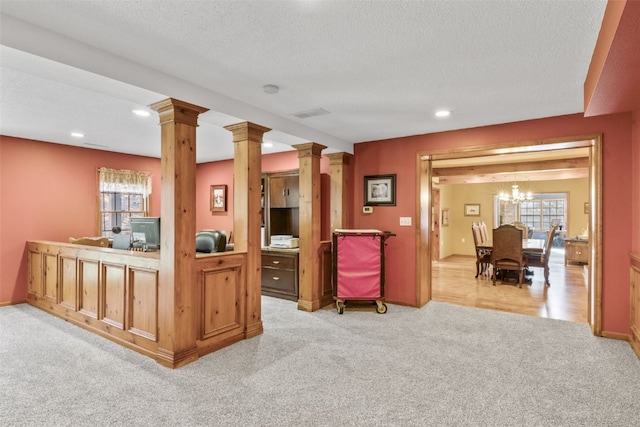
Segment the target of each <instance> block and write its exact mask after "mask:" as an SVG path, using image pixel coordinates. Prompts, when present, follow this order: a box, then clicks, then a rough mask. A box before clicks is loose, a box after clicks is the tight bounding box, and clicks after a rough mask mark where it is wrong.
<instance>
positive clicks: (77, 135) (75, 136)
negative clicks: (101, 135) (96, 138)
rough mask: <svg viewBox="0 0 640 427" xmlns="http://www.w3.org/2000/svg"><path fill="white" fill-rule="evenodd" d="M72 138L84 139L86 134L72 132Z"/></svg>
mask: <svg viewBox="0 0 640 427" xmlns="http://www.w3.org/2000/svg"><path fill="white" fill-rule="evenodd" d="M71 136H73V137H74V138H84V133H82V132H71Z"/></svg>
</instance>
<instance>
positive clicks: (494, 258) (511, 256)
mask: <svg viewBox="0 0 640 427" xmlns="http://www.w3.org/2000/svg"><path fill="white" fill-rule="evenodd" d="M522 239H523V238H522V230H521V229H519V228H516V227H514V226H513V225H511V224H503V225H501V226H500V227H498V228H494V229H493V249H492V250H491V265H492V266H493V274H492V276H491V277H492V280H493V285H494V286H495V284H496V280H497V277H496V275H497V273H498V271H500V272H501V274H502V280H503V281H504V276H505V271H515V272H517V273H518V286H519V287H520V288H521V287H522V282H523V279H524V269H525V264H526V261H525V258H524V254H523V252H522Z"/></svg>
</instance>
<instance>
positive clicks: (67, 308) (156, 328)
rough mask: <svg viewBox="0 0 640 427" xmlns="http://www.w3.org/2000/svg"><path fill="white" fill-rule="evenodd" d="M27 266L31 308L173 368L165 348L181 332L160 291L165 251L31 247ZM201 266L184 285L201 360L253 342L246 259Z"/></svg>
mask: <svg viewBox="0 0 640 427" xmlns="http://www.w3.org/2000/svg"><path fill="white" fill-rule="evenodd" d="M27 262H28V297H27V301H28V302H29V304H31V305H33V306H35V307H38V308H40V309H42V310H45V311H47V312H49V313H51V314H53V315H55V316H57V317H60V318H62V319H65V320H67V321H69V322H72V323H74V324H76V325H78V326H80V327H83V328H85V329H87V330H90V331H91V332H94V333H96V334H99V335H101V336H103V337H106V338H108V339H110V340H112V341H115V342H117V343H119V344H121V345H123V346H125V347H128V348H131V349H133V350H135V351H138V352H140V353H143V354H145V355H147V356H149V357H152V358H154V359H155V360H156V361H157V362H159V363H162V364H165V365H170V364H168V363H166V356H165V355H164V354H163V353H162V349H160V348H159V345H158V342H159V337H160V336H161V335H162V334H164V335H165V336H166V335H173V334H174V331H167V330H162V326H161V325H162V324H163V323H162V322H161V321H160V319H161V318H162V317H163V316H171V315H172V312H173V310H174V308H173V306H172V305H171V304H170V302H168V301H162V295H161V293H160V292H159V288H160V286H162V283H161V281H160V253H159V252H139V251H128V250H119V249H111V248H100V247H94V246H85V245H77V244H71V243H61V242H50V241H31V242H27ZM194 266H195V267H194V269H195V271H194V274H193V276H192V277H194V278H195V281H194V282H193V283H180V284H179V286H180V287H187V288H191V289H190V292H187V294H191V295H194V297H193V298H192V301H189V303H188V304H186V306H185V307H181V308H180V309H181V310H192V312H193V313H192V314H193V315H192V316H191V317H192V318H193V319H194V321H193V322H192V324H191V325H190V327H191V328H193V331H194V333H193V336H195V337H196V340H195V342H194V343H193V348H194V349H195V351H196V352H197V356H196V358H197V357H200V356H203V355H205V354H207V353H210V352H212V351H215V350H217V349H220V348H222V347H225V346H227V345H230V344H232V343H235V342H237V341H240V340H242V339H244V338H246V334H245V332H246V331H245V323H246V321H245V309H246V303H245V294H246V253H244V252H222V253H212V254H197V255H195V262H194ZM164 307H167V309H165V308H164ZM167 310H168V311H170V312H169V313H166V312H165V311H167ZM172 367H174V366H172Z"/></svg>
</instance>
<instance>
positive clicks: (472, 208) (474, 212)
mask: <svg viewBox="0 0 640 427" xmlns="http://www.w3.org/2000/svg"><path fill="white" fill-rule="evenodd" d="M464 216H480V205H477V204H465V205H464Z"/></svg>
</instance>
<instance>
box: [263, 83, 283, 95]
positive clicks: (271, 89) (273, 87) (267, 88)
mask: <svg viewBox="0 0 640 427" xmlns="http://www.w3.org/2000/svg"><path fill="white" fill-rule="evenodd" d="M262 90H263V91H264V93H268V94H269V95H273V94H274V93H278V91H279V90H280V88H279V87H278V86H276V85H264V86H262Z"/></svg>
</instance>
